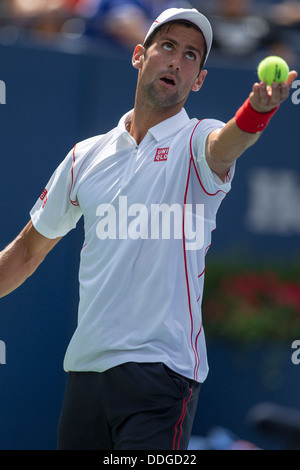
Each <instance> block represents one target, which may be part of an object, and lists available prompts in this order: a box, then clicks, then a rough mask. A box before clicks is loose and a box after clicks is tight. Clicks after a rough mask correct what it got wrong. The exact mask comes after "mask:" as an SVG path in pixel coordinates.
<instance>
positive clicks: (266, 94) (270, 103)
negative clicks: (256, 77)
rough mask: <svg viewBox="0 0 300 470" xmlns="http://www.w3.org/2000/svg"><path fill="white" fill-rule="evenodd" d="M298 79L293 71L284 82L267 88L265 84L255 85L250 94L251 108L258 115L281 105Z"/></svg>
mask: <svg viewBox="0 0 300 470" xmlns="http://www.w3.org/2000/svg"><path fill="white" fill-rule="evenodd" d="M297 77H298V73H297V72H296V71H295V70H293V71H291V72H289V75H288V78H287V80H286V82H283V83H281V84H280V85H279V84H278V83H273V84H272V86H267V85H266V84H265V83H263V82H261V83H255V84H254V85H253V89H252V93H251V94H250V103H251V106H252V108H254V109H255V111H258V112H259V113H268V112H269V111H271V110H272V109H274V108H276V107H277V106H279V105H280V104H281V103H283V102H284V101H285V100H286V99H287V98H288V97H289V94H290V90H291V85H292V83H293V81H294V80H295V79H296V78H297Z"/></svg>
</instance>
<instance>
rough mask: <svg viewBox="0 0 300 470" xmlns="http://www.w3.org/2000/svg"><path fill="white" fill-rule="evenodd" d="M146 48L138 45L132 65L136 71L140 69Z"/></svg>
mask: <svg viewBox="0 0 300 470" xmlns="http://www.w3.org/2000/svg"><path fill="white" fill-rule="evenodd" d="M144 52H145V48H144V46H142V45H141V44H138V45H137V46H136V47H135V49H134V52H133V55H132V65H133V67H134V68H135V69H140V68H141V66H142V63H143V59H144Z"/></svg>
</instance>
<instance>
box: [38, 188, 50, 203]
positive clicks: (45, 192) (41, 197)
mask: <svg viewBox="0 0 300 470" xmlns="http://www.w3.org/2000/svg"><path fill="white" fill-rule="evenodd" d="M47 192H48V191H47V189H46V188H45V189H44V191H43V192H42V194H41V195H40V200H41V201H43V200H44V199H45V197H46V196H47Z"/></svg>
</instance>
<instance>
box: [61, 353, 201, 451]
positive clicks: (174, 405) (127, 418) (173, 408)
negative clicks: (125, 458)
mask: <svg viewBox="0 0 300 470" xmlns="http://www.w3.org/2000/svg"><path fill="white" fill-rule="evenodd" d="M199 390H200V384H199V383H197V382H194V381H193V380H190V379H187V378H185V377H183V376H181V375H180V374H177V373H175V372H173V371H172V370H171V369H169V368H168V367H166V366H165V365H164V364H162V363H135V362H130V363H125V364H122V365H119V366H117V367H113V368H112V369H109V370H107V371H105V372H102V373H98V372H69V374H68V380H67V386H66V392H65V398H64V402H63V407H62V412H61V416H60V420H59V424H58V449H59V450H75V449H77V450H147V449H152V450H185V449H187V446H188V443H189V439H190V435H191V430H192V426H193V421H194V416H195V412H196V408H197V402H198V395H199Z"/></svg>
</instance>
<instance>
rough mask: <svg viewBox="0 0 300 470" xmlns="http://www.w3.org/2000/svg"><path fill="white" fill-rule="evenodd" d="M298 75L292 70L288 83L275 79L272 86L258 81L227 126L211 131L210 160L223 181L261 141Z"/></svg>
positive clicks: (208, 142) (207, 149)
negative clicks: (235, 165)
mask: <svg viewBox="0 0 300 470" xmlns="http://www.w3.org/2000/svg"><path fill="white" fill-rule="evenodd" d="M297 76H298V74H297V72H295V71H292V72H290V73H289V76H288V79H287V82H286V83H282V84H281V85H278V84H276V83H274V84H273V85H272V87H267V86H266V85H265V84H264V83H255V84H254V85H253V89H252V92H251V93H250V96H249V98H248V100H246V102H245V103H244V105H243V106H241V108H240V109H239V110H238V111H237V113H236V115H235V117H234V118H233V119H231V120H230V121H229V122H228V123H227V124H226V125H225V127H223V129H221V130H218V131H213V132H212V133H211V134H210V135H209V137H208V139H207V146H206V158H207V162H208V164H209V166H210V168H211V169H212V170H213V171H214V172H215V173H216V174H217V175H218V176H219V177H220V178H221V179H223V181H224V179H225V177H226V174H227V172H228V170H229V168H230V167H231V166H232V165H233V163H234V162H235V160H236V159H237V158H239V157H240V156H241V155H242V154H243V153H244V152H245V150H247V149H248V148H249V147H251V146H252V145H253V144H255V142H257V140H258V139H259V137H260V136H261V133H262V131H263V130H264V129H265V128H266V126H267V125H268V123H269V121H270V119H271V118H272V116H273V115H274V113H275V112H276V111H277V110H278V108H279V106H280V104H281V103H283V102H284V101H285V100H286V99H287V98H288V96H289V92H290V87H291V83H292V82H293V80H295V78H296V77H297Z"/></svg>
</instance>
